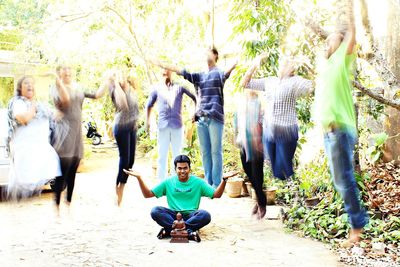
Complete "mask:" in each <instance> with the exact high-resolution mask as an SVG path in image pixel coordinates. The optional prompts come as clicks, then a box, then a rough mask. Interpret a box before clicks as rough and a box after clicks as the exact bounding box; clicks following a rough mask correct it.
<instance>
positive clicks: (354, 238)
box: [340, 228, 363, 248]
mask: <svg viewBox="0 0 400 267" xmlns="http://www.w3.org/2000/svg"><path fill="white" fill-rule="evenodd" d="M362 232H363V229H362V228H360V229H351V230H350V234H349V238H348V239H347V240H345V241H343V242H342V243H341V245H340V246H341V247H342V248H351V247H353V246H354V245H355V244H356V243H358V242H360V240H361V234H362Z"/></svg>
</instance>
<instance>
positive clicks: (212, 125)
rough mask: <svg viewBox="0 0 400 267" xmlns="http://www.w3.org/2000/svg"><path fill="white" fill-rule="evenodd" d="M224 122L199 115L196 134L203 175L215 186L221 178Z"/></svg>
mask: <svg viewBox="0 0 400 267" xmlns="http://www.w3.org/2000/svg"><path fill="white" fill-rule="evenodd" d="M223 132H224V124H223V123H221V122H218V121H216V120H214V119H210V118H208V117H200V119H199V121H198V122H197V134H198V136H199V141H200V151H201V156H202V159H203V168H204V175H205V177H206V179H207V181H208V183H209V184H210V185H212V186H213V187H214V188H217V187H218V185H219V184H220V183H221V178H222V135H223Z"/></svg>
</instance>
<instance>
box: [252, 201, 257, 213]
mask: <svg viewBox="0 0 400 267" xmlns="http://www.w3.org/2000/svg"><path fill="white" fill-rule="evenodd" d="M257 212H258V204H257V203H256V204H255V205H254V207H253V209H252V210H251V215H256V214H257Z"/></svg>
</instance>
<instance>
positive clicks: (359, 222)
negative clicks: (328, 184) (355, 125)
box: [324, 129, 368, 229]
mask: <svg viewBox="0 0 400 267" xmlns="http://www.w3.org/2000/svg"><path fill="white" fill-rule="evenodd" d="M324 141H325V151H326V154H327V156H328V161H329V166H330V170H331V176H332V180H333V183H334V185H335V188H336V190H337V191H338V192H339V194H340V195H341V197H342V198H343V201H344V208H345V211H346V212H347V214H348V216H349V223H350V225H351V227H352V228H353V229H360V228H363V227H364V226H365V225H366V224H367V223H368V215H367V213H366V211H365V209H364V208H363V207H362V206H361V201H360V193H359V190H358V187H357V182H356V179H355V177H354V167H353V150H354V146H355V144H356V135H355V134H354V133H352V132H350V131H346V130H339V129H335V130H334V131H332V132H328V133H326V134H325V137H324Z"/></svg>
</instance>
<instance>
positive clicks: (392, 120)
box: [383, 1, 400, 164]
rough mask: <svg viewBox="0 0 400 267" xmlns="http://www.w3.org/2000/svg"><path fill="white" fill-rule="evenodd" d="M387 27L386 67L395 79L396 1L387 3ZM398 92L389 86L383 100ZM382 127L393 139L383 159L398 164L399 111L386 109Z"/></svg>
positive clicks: (399, 17) (398, 65)
mask: <svg viewBox="0 0 400 267" xmlns="http://www.w3.org/2000/svg"><path fill="white" fill-rule="evenodd" d="M387 19H388V26H387V33H386V40H385V54H386V59H387V61H388V65H389V66H388V67H389V68H390V70H391V71H392V73H393V74H394V75H395V76H396V78H397V79H399V78H400V5H399V3H398V2H397V1H389V14H388V17H387ZM397 90H399V88H398V87H397V86H391V87H389V88H387V89H386V90H385V98H389V99H393V95H394V94H395V93H396V91H397ZM386 114H387V115H388V117H387V118H386V119H385V122H384V127H385V132H386V133H387V134H388V135H389V136H393V138H389V139H388V141H387V142H386V145H385V149H384V155H383V159H384V160H385V161H392V160H395V161H396V163H397V164H400V136H397V134H398V133H400V111H399V110H396V109H394V108H392V107H389V106H387V107H386Z"/></svg>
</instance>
